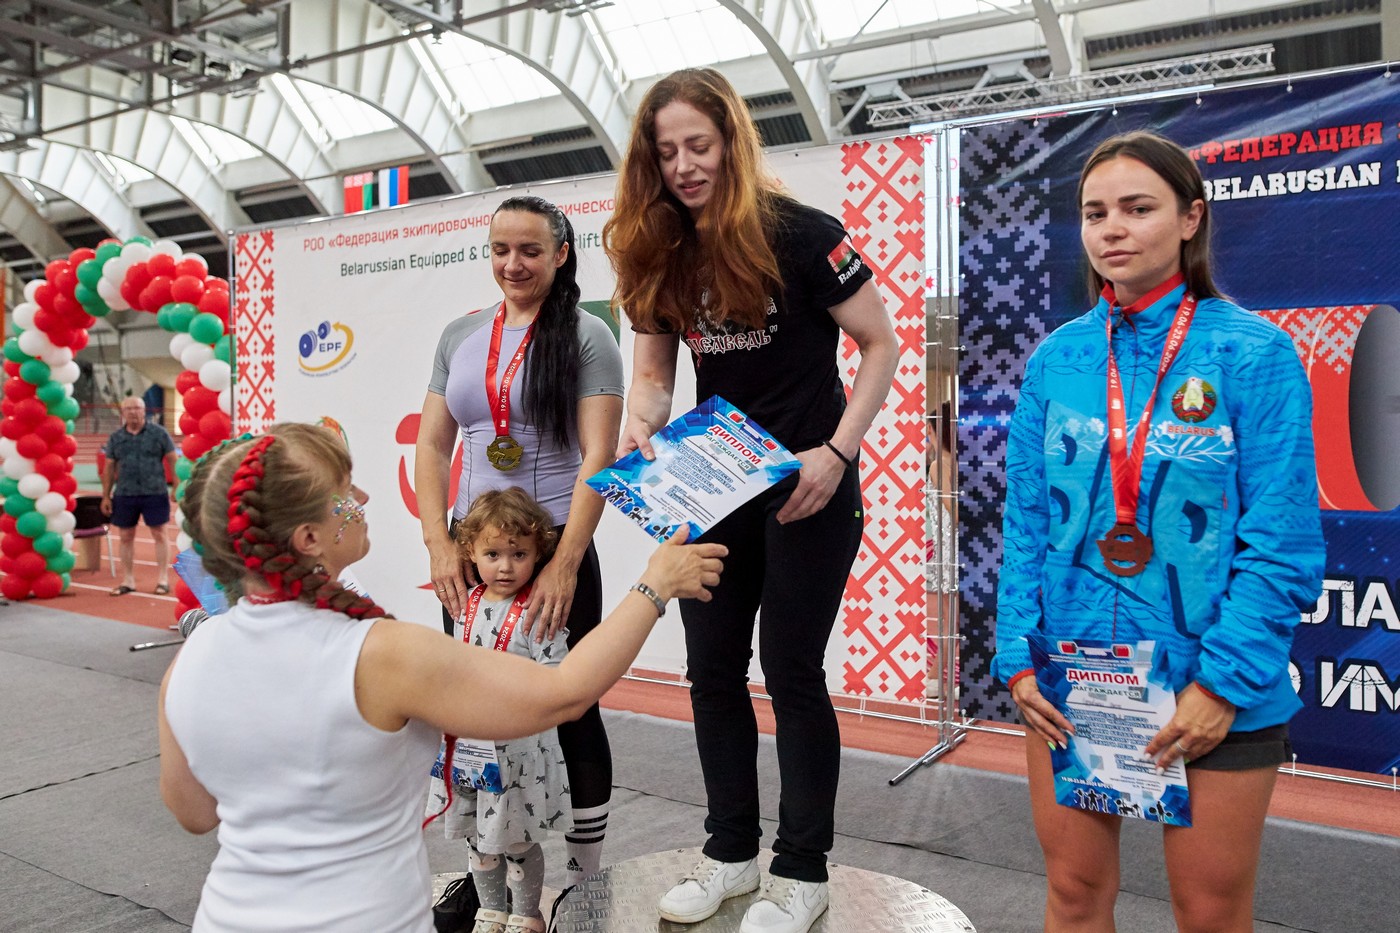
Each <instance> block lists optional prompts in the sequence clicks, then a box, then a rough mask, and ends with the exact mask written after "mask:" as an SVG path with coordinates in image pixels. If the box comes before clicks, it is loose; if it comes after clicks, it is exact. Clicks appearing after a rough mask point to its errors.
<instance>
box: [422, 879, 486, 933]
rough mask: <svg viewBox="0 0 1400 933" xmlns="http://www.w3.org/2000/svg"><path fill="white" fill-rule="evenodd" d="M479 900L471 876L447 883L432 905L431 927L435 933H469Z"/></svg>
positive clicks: (474, 921) (478, 908) (473, 922)
mask: <svg viewBox="0 0 1400 933" xmlns="http://www.w3.org/2000/svg"><path fill="white" fill-rule="evenodd" d="M480 909H481V898H479V897H477V895H476V883H475V882H474V881H472V876H471V875H466V876H464V877H462V878H456V879H454V880H452V881H451V882H449V883H448V885H447V890H445V891H443V892H442V897H440V898H438V902H437V903H436V904H434V905H433V926H434V927H435V928H436V929H437V933H471V928H472V925H473V924H475V923H476V912H477V911H478V910H480Z"/></svg>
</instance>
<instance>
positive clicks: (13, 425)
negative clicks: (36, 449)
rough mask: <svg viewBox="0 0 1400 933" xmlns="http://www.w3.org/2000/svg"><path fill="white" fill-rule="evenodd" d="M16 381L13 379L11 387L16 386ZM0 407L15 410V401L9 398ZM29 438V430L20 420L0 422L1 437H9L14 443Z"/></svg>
mask: <svg viewBox="0 0 1400 933" xmlns="http://www.w3.org/2000/svg"><path fill="white" fill-rule="evenodd" d="M15 381H16V380H13V379H12V380H10V385H14V383H15ZM0 407H8V408H14V407H15V403H14V400H13V399H9V398H7V399H5V401H4V404H3V406H0ZM28 436H29V429H28V428H26V427H25V426H24V423H23V422H22V421H20V420H19V419H18V418H15V417H7V418H5V420H4V421H0V437H8V438H9V439H10V440H12V441H18V440H19V439H20V438H22V437H28Z"/></svg>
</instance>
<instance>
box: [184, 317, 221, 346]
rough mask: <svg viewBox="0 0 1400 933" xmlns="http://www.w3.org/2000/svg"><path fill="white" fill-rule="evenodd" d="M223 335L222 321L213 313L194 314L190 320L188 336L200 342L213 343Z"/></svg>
mask: <svg viewBox="0 0 1400 933" xmlns="http://www.w3.org/2000/svg"><path fill="white" fill-rule="evenodd" d="M223 335H224V322H223V321H221V320H219V318H218V316H217V315H214V314H196V315H195V316H194V319H193V320H191V321H190V336H191V337H193V338H194V339H195V340H197V341H198V342H200V343H207V344H211V345H212V344H215V343H218V342H219V338H220V337H222V336H223Z"/></svg>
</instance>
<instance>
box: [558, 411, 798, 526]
mask: <svg viewBox="0 0 1400 933" xmlns="http://www.w3.org/2000/svg"><path fill="white" fill-rule="evenodd" d="M651 448H652V451H653V452H654V453H655V454H656V459H655V460H648V459H646V458H645V457H643V456H642V454H641V452H640V451H635V450H634V451H632V452H631V453H630V454H628V455H627V456H625V457H623V458H622V459H621V460H619V461H617V462H616V463H614V464H613V465H612V466H610V467H607V468H606V469H603V470H601V471H599V472H598V473H596V474H594V475H593V476H590V477H589V478H588V479H587V480H585V482H586V483H587V484H588V485H589V486H590V487H592V488H593V489H595V490H597V491H598V493H599V494H600V495H601V496H602V497H603V498H604V499H606V500H607V501H609V502H611V503H612V504H613V505H614V506H616V507H617V509H618V510H619V511H620V512H622V514H623V515H625V516H627V518H629V519H631V520H632V521H633V522H635V523H636V524H637V526H638V527H640V528H641V529H642V530H643V531H645V532H646V533H647V534H649V535H651V536H652V537H653V538H656V539H657V540H659V541H664V540H666V539H667V538H669V537H670V536H671V534H672V533H673V532H674V531H676V530H677V529H679V528H680V526H682V525H689V526H690V540H691V541H694V540H695V539H696V538H698V537H700V535H702V534H704V533H705V532H706V531H707V530H709V529H710V528H712V527H714V525H715V523H716V522H718V521H719V520H720V519H722V518H724V517H725V516H726V515H728V514H729V513H730V512H733V511H734V510H735V509H737V508H738V507H739V506H741V505H743V504H744V503H745V502H748V501H749V500H750V499H752V498H753V497H754V496H756V495H758V494H759V493H761V492H763V490H765V489H768V488H769V487H770V486H772V485H773V484H774V483H777V482H778V481H780V480H782V479H783V478H784V477H786V476H789V475H791V474H793V473H796V472H797V471H798V469H799V468H800V467H801V466H802V464H801V463H800V462H799V461H798V459H797V458H796V457H794V456H793V455H792V454H791V453H790V452H789V451H788V450H787V448H785V447H784V446H783V445H782V444H780V443H778V442H777V441H776V440H774V438H773V436H772V435H771V434H769V433H768V432H767V431H765V430H763V428H761V427H759V426H758V425H757V424H755V423H754V422H753V421H751V420H749V418H748V416H747V415H745V414H744V413H743V412H742V411H740V410H739V409H737V408H735V407H734V406H733V405H731V404H729V403H728V402H726V401H725V400H724V399H722V398H720V397H719V396H718V395H715V396H711V397H710V398H709V399H706V400H705V401H703V402H701V403H700V404H699V405H696V406H695V407H694V408H693V409H691V410H690V411H688V412H686V413H685V414H684V415H681V416H680V417H679V418H677V419H676V420H675V421H672V422H671V423H670V424H668V425H666V426H665V427H664V428H662V429H661V430H660V431H658V432H656V434H654V435H652V438H651Z"/></svg>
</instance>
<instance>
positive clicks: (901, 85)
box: [0, 0, 1400, 276]
mask: <svg viewBox="0 0 1400 933" xmlns="http://www.w3.org/2000/svg"><path fill="white" fill-rule="evenodd" d="M1397 7H1400V0H1298V2H1285V0H664V2H663V0H611V2H609V0H84V2H80V0H0V173H3V174H4V175H6V176H8V178H9V181H8V182H7V183H5V184H3V185H0V225H3V226H4V227H5V228H6V229H5V230H3V231H0V234H3V235H0V257H3V259H4V261H5V262H6V263H7V264H8V265H10V266H11V268H12V269H14V270H15V272H16V273H18V274H19V275H21V276H23V275H30V274H34V272H35V271H36V270H37V269H39V268H41V267H42V263H43V261H45V260H47V259H48V258H51V257H50V256H49V255H45V254H48V253H51V252H52V251H53V250H54V249H55V248H58V247H59V246H60V244H62V245H63V246H65V247H67V248H69V249H71V248H73V247H76V246H79V245H91V244H90V243H86V242H74V240H75V239H82V238H84V237H86V238H88V239H90V238H92V237H93V236H94V235H105V233H106V232H108V231H110V232H111V233H113V234H115V235H117V236H121V237H126V236H131V235H133V234H135V233H144V234H147V235H150V234H155V235H162V236H164V235H171V236H174V237H176V238H177V239H181V240H182V242H185V243H187V244H189V245H188V247H187V248H193V249H199V250H201V251H204V252H205V254H206V256H207V258H209V259H210V260H211V263H213V264H214V265H215V266H216V267H218V266H222V264H223V263H224V261H225V258H226V257H225V255H224V244H225V242H226V234H227V231H228V230H230V229H233V228H237V227H242V226H247V225H249V224H252V223H262V222H271V221H282V220H291V219H295V218H301V217H308V216H323V215H327V214H333V213H338V212H339V211H340V209H341V207H342V203H341V202H342V193H341V192H342V183H343V177H344V176H345V175H347V174H352V173H358V172H365V171H374V170H376V169H379V168H383V167H389V166H398V165H405V164H407V165H409V166H410V191H409V194H410V198H412V199H417V198H422V197H432V196H438V195H443V194H449V193H454V192H461V191H472V190H483V189H486V188H490V187H493V186H495V185H499V184H509V183H514V182H519V181H531V180H542V179H545V178H551V177H561V176H567V175H573V174H582V173H586V172H592V171H600V170H605V169H608V168H611V167H615V166H616V164H617V161H618V159H619V157H620V154H621V152H622V151H623V150H624V148H625V145H626V140H627V134H628V133H629V131H630V124H631V120H632V117H633V113H634V111H635V107H636V104H637V102H638V100H639V99H640V96H641V94H642V93H643V92H644V91H645V89H646V88H647V87H648V86H649V85H650V84H651V83H652V82H653V81H654V80H655V79H656V78H657V77H658V76H659V74H661V73H664V72H665V71H669V70H671V69H673V68H676V67H682V66H685V65H695V64H713V65H714V66H715V67H718V68H720V69H721V70H723V71H724V72H725V73H726V74H727V75H728V76H729V77H730V78H731V80H733V81H734V83H735V85H736V87H738V88H739V90H740V92H741V93H742V94H744V96H745V98H746V99H747V100H748V102H749V104H750V109H751V111H752V112H753V114H754V117H755V119H756V121H757V122H758V124H759V128H760V130H761V132H763V134H764V137H765V142H767V143H768V144H769V145H770V146H783V147H794V146H804V145H816V144H822V143H828V142H834V141H839V140H841V139H843V138H849V137H852V136H859V135H863V134H868V133H870V132H872V130H873V128H872V126H871V124H870V122H869V114H868V113H867V108H868V107H870V106H873V105H878V103H879V102H880V101H890V100H902V99H907V98H910V97H913V98H918V97H920V96H921V95H931V94H935V93H939V94H942V93H947V92H952V91H959V90H963V89H971V88H974V87H977V88H983V87H985V86H986V85H988V84H993V85H995V84H997V83H1001V82H1025V81H1030V82H1035V81H1041V80H1045V79H1048V78H1053V77H1062V76H1064V75H1067V74H1075V73H1080V72H1083V71H1089V70H1093V69H1095V68H1101V67H1108V66H1113V67H1120V66H1122V65H1124V64H1133V63H1139V62H1148V61H1152V60H1159V59H1163V58H1170V57H1177V56H1180V55H1185V54H1196V53H1200V52H1205V51H1218V50H1222V49H1226V48H1233V47H1238V46H1244V45H1252V44H1256V43H1259V42H1275V43H1277V44H1278V46H1279V51H1278V53H1277V54H1276V55H1275V56H1274V61H1275V63H1276V65H1278V67H1279V68H1280V70H1289V65H1288V59H1289V55H1288V54H1286V49H1287V48H1289V47H1290V46H1289V45H1288V44H1289V43H1294V44H1295V45H1296V44H1298V43H1303V44H1306V45H1307V48H1308V51H1309V55H1308V56H1307V59H1308V61H1309V62H1310V63H1311V64H1309V66H1308V67H1316V62H1317V61H1319V60H1322V61H1325V62H1326V63H1328V64H1332V65H1347V64H1356V63H1359V61H1368V60H1378V59H1381V58H1383V57H1396V56H1395V54H1394V52H1393V50H1392V49H1391V46H1392V44H1394V43H1396V37H1395V33H1396V32H1397V31H1400V27H1397V23H1400V10H1397V9H1396V8H1397ZM1341 37H1345V41H1343V39H1342V38H1341ZM1319 49H1320V50H1321V52H1320V53H1319ZM1293 58H1294V60H1301V58H1302V56H1300V55H1296V54H1295V55H1294V56H1293ZM895 129H897V128H893V127H892V128H888V129H884V130H881V132H886V133H888V132H893V131H895ZM106 157H115V158H116V159H118V160H121V161H120V163H113V162H111V161H110V160H107V161H104V159H105V158H106ZM112 164H119V165H122V166H126V168H123V169H121V170H119V171H115V172H114V171H112V170H111V169H110V166H111V165H112ZM149 176H154V177H155V178H156V179H158V180H159V182H162V183H163V184H162V183H154V182H150V181H143V180H142V179H143V178H147V177H149ZM33 186H38V190H42V191H46V192H49V194H48V195H46V196H45V197H50V198H52V197H57V198H60V199H68V200H69V201H70V202H71V205H70V207H71V208H72V209H71V210H70V211H69V213H74V212H76V213H84V214H86V215H87V216H88V217H89V218H91V221H92V222H90V223H88V224H86V225H81V224H79V225H77V226H76V227H74V226H73V225H72V224H66V225H65V224H59V223H56V222H53V221H49V220H46V218H47V217H49V216H58V215H59V214H62V213H63V212H55V210H54V208H53V205H52V204H51V203H48V202H42V203H41V202H40V201H39V200H37V199H36V198H35V197H34V195H33V194H32V193H31V188H32V187H33ZM65 223H66V222H65ZM46 228H47V229H46ZM73 229H77V230H78V233H76V234H73V233H72V230H73ZM70 234H71V235H70ZM62 251H65V252H66V251H67V250H66V249H64V250H62ZM26 254H27V255H26Z"/></svg>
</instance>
